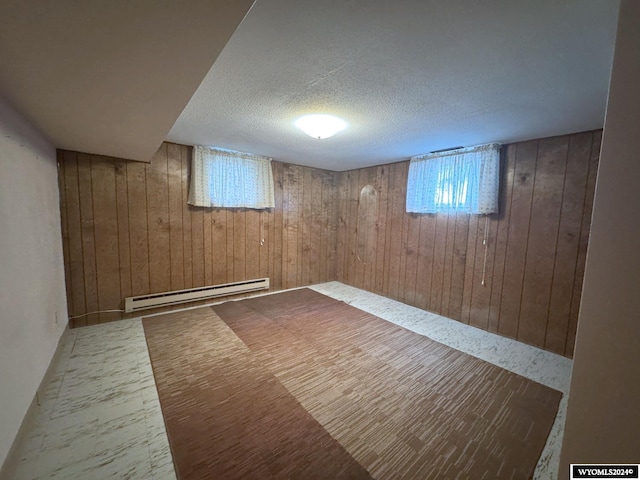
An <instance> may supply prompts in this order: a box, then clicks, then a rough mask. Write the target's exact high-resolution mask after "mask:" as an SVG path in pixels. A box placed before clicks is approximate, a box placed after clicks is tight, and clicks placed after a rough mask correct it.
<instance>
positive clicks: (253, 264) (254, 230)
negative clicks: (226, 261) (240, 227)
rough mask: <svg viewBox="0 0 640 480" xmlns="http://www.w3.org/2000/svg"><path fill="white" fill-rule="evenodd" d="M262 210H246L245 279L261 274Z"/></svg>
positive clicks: (257, 276)
mask: <svg viewBox="0 0 640 480" xmlns="http://www.w3.org/2000/svg"><path fill="white" fill-rule="evenodd" d="M260 230H261V228H260V212H259V211H258V210H252V209H246V210H245V232H246V233H245V237H246V239H247V240H246V242H245V246H244V248H245V272H244V279H248V278H249V279H250V278H259V276H260Z"/></svg>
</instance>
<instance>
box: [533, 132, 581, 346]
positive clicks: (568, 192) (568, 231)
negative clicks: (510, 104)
mask: <svg viewBox="0 0 640 480" xmlns="http://www.w3.org/2000/svg"><path fill="white" fill-rule="evenodd" d="M592 137H593V135H592V134H591V133H590V132H586V133H583V134H578V135H573V136H572V137H571V138H570V141H569V152H568V158H567V167H566V175H565V176H564V186H563V195H562V207H561V211H560V224H559V229H558V243H557V248H556V254H555V258H554V266H553V281H552V282H553V283H552V285H551V298H550V302H549V318H548V321H547V328H546V332H545V333H546V336H545V342H544V346H545V348H546V349H548V350H551V351H552V352H556V353H561V354H563V353H564V347H565V343H566V339H567V329H568V328H569V315H570V313H571V301H572V296H573V284H574V281H575V273H576V262H577V259H578V250H579V244H580V235H579V234H576V232H579V231H580V225H581V223H582V211H583V207H584V196H585V190H586V187H587V176H588V173H589V172H588V170H587V169H585V168H584V165H583V164H584V159H585V158H589V157H590V154H591V142H592Z"/></svg>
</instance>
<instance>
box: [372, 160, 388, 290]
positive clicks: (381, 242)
mask: <svg viewBox="0 0 640 480" xmlns="http://www.w3.org/2000/svg"><path fill="white" fill-rule="evenodd" d="M374 186H375V187H376V190H377V191H378V219H377V221H376V263H375V268H374V275H375V281H374V287H373V291H374V292H375V293H378V294H383V293H384V277H385V271H384V266H385V254H386V253H385V239H386V235H387V233H386V232H387V229H388V228H387V219H388V216H389V214H388V208H389V201H388V197H389V167H388V166H387V165H382V166H379V167H376V179H375V184H374Z"/></svg>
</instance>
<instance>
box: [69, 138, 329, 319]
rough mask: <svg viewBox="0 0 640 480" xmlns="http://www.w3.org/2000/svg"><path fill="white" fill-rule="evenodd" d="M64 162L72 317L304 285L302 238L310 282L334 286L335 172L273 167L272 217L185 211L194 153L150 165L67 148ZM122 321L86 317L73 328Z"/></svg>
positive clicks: (175, 149) (173, 152) (168, 155)
mask: <svg viewBox="0 0 640 480" xmlns="http://www.w3.org/2000/svg"><path fill="white" fill-rule="evenodd" d="M58 158H59V161H60V183H61V188H62V190H63V194H62V195H61V198H60V199H61V209H62V210H63V212H64V216H62V215H61V218H63V219H64V221H63V225H62V229H63V244H66V247H65V271H66V275H67V277H68V278H67V282H68V289H67V295H68V302H69V305H70V307H69V313H70V315H84V314H85V313H88V312H92V311H97V310H99V309H122V308H123V306H124V298H125V297H127V296H131V295H144V294H146V293H152V292H156V291H170V290H175V289H182V288H192V287H200V286H205V285H208V284H219V283H225V282H229V281H232V280H246V279H248V278H258V277H261V276H266V277H269V278H270V279H271V289H272V290H279V289H282V288H283V287H284V283H285V282H283V276H284V278H285V279H286V282H287V287H299V286H303V284H302V283H301V282H302V280H303V275H302V270H301V269H300V263H299V262H298V259H299V258H300V256H301V253H300V252H301V251H302V246H301V244H300V241H301V240H302V239H301V238H300V239H299V238H298V232H302V231H305V232H307V236H306V240H305V244H306V248H305V250H304V251H305V254H306V253H308V255H309V256H310V259H309V260H308V265H309V267H308V268H307V270H306V274H304V277H305V279H306V280H307V281H313V282H326V281H329V280H334V279H335V275H336V265H335V263H336V251H335V250H336V243H335V239H336V236H337V225H336V223H337V199H338V197H337V195H336V194H335V192H336V185H337V180H338V177H337V174H334V173H332V172H327V171H324V170H317V169H310V168H307V167H300V166H295V165H285V164H282V163H280V162H275V161H274V162H273V171H274V185H275V197H276V207H275V208H274V209H270V210H269V211H262V212H260V211H256V210H245V209H202V208H196V207H192V206H189V205H187V197H188V182H189V165H190V158H191V147H187V146H183V145H176V144H169V143H165V144H163V145H162V146H161V148H160V149H159V150H158V153H157V154H156V156H155V157H154V159H153V162H151V163H150V164H144V163H139V162H130V161H126V160H123V159H113V158H106V157H100V156H96V155H87V154H79V153H76V152H69V151H62V150H61V151H59V152H58ZM287 175H288V177H287V178H286V179H285V176H287ZM304 178H306V179H307V181H306V182H304V181H303V179H304ZM303 199H307V200H306V201H307V211H306V215H302V209H303V208H304V207H303V204H302V201H303ZM285 218H286V221H287V228H288V230H286V232H285V228H284V221H283V220H284V219H285ZM303 222H304V223H306V225H302V223H303ZM262 238H264V240H265V241H264V244H263V245H262V246H261V245H260V241H261V239H262ZM285 242H289V245H286V243H285ZM283 244H285V245H286V250H285V251H286V252H287V255H289V254H291V255H292V256H291V257H288V256H283ZM289 247H290V248H289ZM154 311H159V309H156V310H149V313H152V312H154ZM123 316H124V314H121V313H116V314H100V315H89V316H85V317H81V318H77V319H74V320H73V321H72V326H80V325H86V324H94V323H98V322H101V321H108V320H113V319H117V318H122V317H123Z"/></svg>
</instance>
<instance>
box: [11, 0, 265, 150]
mask: <svg viewBox="0 0 640 480" xmlns="http://www.w3.org/2000/svg"><path fill="white" fill-rule="evenodd" d="M252 3H253V0H189V2H179V1H164V0H163V1H158V0H135V1H131V0H82V1H78V0H55V1H52V0H2V1H0V59H1V60H0V94H2V95H3V96H5V97H6V98H7V99H8V100H9V101H10V102H11V103H12V104H13V105H14V106H15V107H16V108H17V109H18V110H20V111H21V112H22V113H23V114H24V115H25V116H26V117H27V118H28V119H29V120H30V121H31V123H33V124H34V125H35V126H37V127H38V128H39V129H40V130H42V132H43V133H44V134H45V135H46V136H47V137H48V138H49V139H50V140H51V141H52V142H53V144H54V145H55V146H56V147H58V148H65V149H70V150H79V151H82V152H89V153H98V154H103V155H110V156H114V157H124V158H131V159H135V160H142V161H150V160H151V157H152V156H153V154H154V153H155V151H156V150H157V148H158V147H159V146H160V144H161V143H162V141H163V140H164V139H165V137H166V134H167V132H168V131H169V130H170V129H171V126H172V125H173V123H174V122H175V120H176V118H178V116H179V115H180V112H182V109H183V108H184V107H185V105H186V104H187V102H188V101H189V98H191V95H193V92H194V91H195V90H196V88H198V85H199V84H200V82H201V81H202V79H203V77H204V76H205V75H206V73H207V72H208V71H209V69H210V68H211V65H213V62H214V61H215V59H216V57H217V56H218V54H219V53H220V52H221V51H222V49H223V48H224V46H225V45H226V43H227V41H228V40H229V38H230V37H231V35H232V34H233V32H234V30H235V29H236V27H237V26H238V24H239V23H240V22H241V21H242V18H243V17H244V16H245V14H246V12H247V11H248V10H249V8H250V7H251V4H252Z"/></svg>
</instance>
